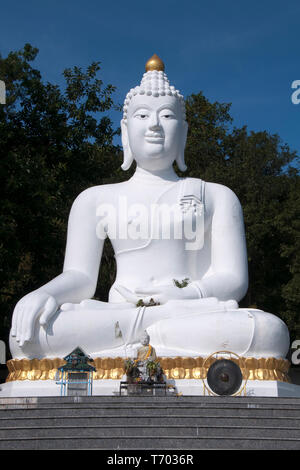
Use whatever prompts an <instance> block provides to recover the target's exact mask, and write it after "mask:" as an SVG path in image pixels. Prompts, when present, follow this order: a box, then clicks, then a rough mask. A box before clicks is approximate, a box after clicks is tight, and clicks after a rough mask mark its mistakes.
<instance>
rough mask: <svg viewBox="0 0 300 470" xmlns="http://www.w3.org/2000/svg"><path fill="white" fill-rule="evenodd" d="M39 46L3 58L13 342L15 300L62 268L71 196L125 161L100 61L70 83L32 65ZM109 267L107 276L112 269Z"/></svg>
mask: <svg viewBox="0 0 300 470" xmlns="http://www.w3.org/2000/svg"><path fill="white" fill-rule="evenodd" d="M37 53H38V50H37V49H35V48H33V47H32V46H30V45H29V44H26V45H25V47H24V49H23V50H21V51H18V52H11V53H10V54H9V55H8V56H7V57H6V58H2V57H1V56H0V79H1V80H4V82H5V84H6V90H7V100H6V101H7V104H6V105H5V106H0V142H1V145H0V158H1V176H0V178H1V180H0V191H1V200H2V210H1V217H0V240H1V242H0V243H1V245H0V246H1V252H0V266H1V269H0V282H1V291H0V312H1V315H0V325H1V326H0V336H1V337H4V338H6V339H7V334H8V329H9V326H10V323H11V315H12V311H13V308H14V305H15V303H16V302H17V301H18V300H19V299H20V298H21V297H22V296H23V295H24V294H25V293H27V292H30V291H32V290H34V289H35V288H37V287H39V286H41V285H42V284H43V283H45V282H47V281H48V280H49V279H51V278H53V277H55V276H56V275H57V274H59V272H60V271H61V269H62V262H63V257H64V256H63V255H64V249H65V241H66V226H67V220H68V213H69V210H70V208H71V204H72V201H73V200H74V199H75V197H76V196H77V195H78V194H79V193H80V192H81V191H82V190H84V189H86V188H87V187H89V186H93V185H97V184H103V183H105V182H106V181H107V180H108V179H110V178H111V176H112V175H114V174H115V173H116V171H117V168H118V167H119V166H120V150H119V148H118V147H117V146H115V145H114V144H113V138H114V136H115V134H116V133H117V131H115V130H114V129H113V126H112V122H111V120H110V119H109V117H108V116H107V112H108V111H109V110H110V109H111V108H112V107H113V106H114V104H113V100H112V95H113V92H114V87H113V86H112V85H107V86H104V85H103V83H102V81H101V80H100V78H99V77H98V75H99V70H100V64H99V63H97V62H94V63H92V64H91V65H90V66H89V67H88V68H87V70H85V71H83V70H82V69H81V68H79V67H74V68H73V69H67V70H65V71H64V73H63V75H64V78H65V88H64V90H62V89H61V88H60V87H59V86H57V85H53V84H51V83H48V82H46V83H45V82H44V81H43V80H42V77H41V74H40V72H39V71H38V70H36V69H34V68H33V67H32V65H31V63H32V61H34V59H35V58H36V55H37ZM103 269H104V272H103V274H104V284H105V282H106V281H107V280H106V279H105V276H107V275H108V270H107V269H106V270H105V263H104V266H103Z"/></svg>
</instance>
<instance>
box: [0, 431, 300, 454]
mask: <svg viewBox="0 0 300 470" xmlns="http://www.w3.org/2000/svg"><path fill="white" fill-rule="evenodd" d="M299 446H300V440H299V439H294V438H281V439H274V438H259V439H257V438H256V437H254V438H251V437H248V438H244V437H242V436H239V437H230V438H228V437H224V435H223V434H220V435H219V436H217V435H216V436H214V437H212V438H207V437H206V436H198V437H194V438H192V437H177V436H166V437H159V438H158V437H157V436H156V435H153V436H147V437H144V438H143V437H140V436H138V435H137V436H132V437H121V436H117V435H116V436H115V437H114V438H113V439H112V438H111V437H106V438H99V437H88V438H82V437H79V438H76V437H70V436H64V437H59V438H49V437H44V438H39V439H34V438H28V439H24V438H23V439H22V438H21V439H19V438H14V439H5V440H4V439H3V440H1V441H0V450H3V449H5V450H13V449H16V450H22V449H28V450H47V449H51V450H60V449H63V450H68V449H69V450H74V449H81V450H87V449H99V450H100V449H102V450H105V449H107V450H114V449H115V450H130V449H132V450H133V449H134V450H139V449H143V450H147V449H151V450H152V449H155V451H157V450H180V451H182V450H186V451H192V450H194V449H195V450H199V449H200V450H201V449H225V450H230V449H238V450H242V449H245V450H248V449H251V450H278V449H280V450H295V449H299Z"/></svg>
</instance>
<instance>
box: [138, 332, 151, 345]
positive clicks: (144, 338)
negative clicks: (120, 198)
mask: <svg viewBox="0 0 300 470" xmlns="http://www.w3.org/2000/svg"><path fill="white" fill-rule="evenodd" d="M149 340H150V338H149V336H148V335H147V334H146V333H145V334H144V335H143V336H142V337H141V339H140V341H141V343H142V345H143V346H148V344H149Z"/></svg>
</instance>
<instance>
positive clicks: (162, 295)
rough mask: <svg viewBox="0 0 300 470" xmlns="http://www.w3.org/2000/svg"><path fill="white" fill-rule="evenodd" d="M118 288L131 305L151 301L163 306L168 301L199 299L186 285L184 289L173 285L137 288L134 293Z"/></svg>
mask: <svg viewBox="0 0 300 470" xmlns="http://www.w3.org/2000/svg"><path fill="white" fill-rule="evenodd" d="M120 287H121V286H119V289H118V288H117V290H118V291H119V293H120V294H122V295H123V297H124V298H125V299H126V300H127V301H128V302H131V303H137V302H138V301H139V300H141V299H142V300H143V302H144V303H145V304H148V303H150V301H151V299H152V300H153V301H154V302H155V303H159V304H165V303H166V302H168V300H180V299H199V291H198V290H197V289H196V288H195V287H193V285H191V284H188V285H187V286H186V287H182V288H179V287H177V286H175V285H161V286H151V287H142V286H141V287H138V288H137V289H135V291H134V292H131V291H129V290H128V289H126V288H124V287H121V289H120Z"/></svg>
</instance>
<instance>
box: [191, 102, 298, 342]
mask: <svg viewBox="0 0 300 470" xmlns="http://www.w3.org/2000/svg"><path fill="white" fill-rule="evenodd" d="M186 106H187V120H188V122H189V134H188V140H187V147H186V161H187V165H188V174H189V175H190V176H194V177H199V178H203V179H204V180H206V181H213V182H216V183H220V184H224V185H226V186H228V187H230V188H231V189H232V190H233V191H234V192H235V193H236V194H237V196H238V197H239V199H240V201H241V204H242V207H243V212H244V219H245V229H246V238H247V249H248V262H249V289H248V292H247V295H246V297H245V298H244V300H243V302H242V303H241V306H250V305H256V306H257V307H258V308H261V309H263V310H266V311H269V312H272V313H275V314H278V315H279V316H280V317H281V318H282V319H283V320H284V321H286V322H287V324H288V327H289V329H290V332H291V336H292V338H293V337H296V336H297V331H298V332H299V320H298V311H299V308H300V271H299V264H300V260H299V209H300V205H299V197H300V192H299V173H298V171H297V170H296V169H295V168H294V166H293V165H295V164H296V163H297V161H298V158H299V157H298V156H297V155H296V153H295V152H292V151H290V149H289V147H288V146H287V145H283V144H282V143H281V140H280V138H279V136H278V135H276V134H275V135H271V134H269V133H268V132H266V131H262V132H250V133H249V132H248V131H247V128H246V127H242V128H240V129H237V128H233V129H232V118H231V116H230V114H229V111H230V105H229V104H220V103H209V101H208V100H207V99H206V98H205V97H204V96H203V94H202V93H199V94H198V95H192V96H190V97H188V98H187V100H186ZM298 334H299V333H298Z"/></svg>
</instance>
